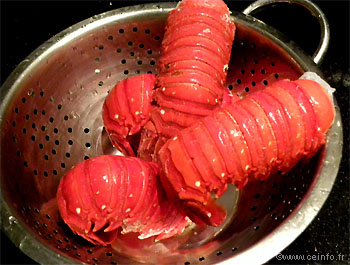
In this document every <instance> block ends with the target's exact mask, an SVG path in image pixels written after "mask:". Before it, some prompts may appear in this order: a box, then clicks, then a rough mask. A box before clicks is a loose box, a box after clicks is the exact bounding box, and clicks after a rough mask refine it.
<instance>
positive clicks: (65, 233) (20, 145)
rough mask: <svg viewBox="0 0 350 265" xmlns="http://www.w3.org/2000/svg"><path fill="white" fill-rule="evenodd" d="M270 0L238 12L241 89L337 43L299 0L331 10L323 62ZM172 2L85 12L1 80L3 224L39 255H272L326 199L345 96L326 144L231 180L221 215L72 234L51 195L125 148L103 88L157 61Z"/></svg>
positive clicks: (189, 260) (72, 258)
mask: <svg viewBox="0 0 350 265" xmlns="http://www.w3.org/2000/svg"><path fill="white" fill-rule="evenodd" d="M270 2H271V1H259V2H257V3H255V4H253V5H252V6H250V7H249V8H247V9H246V10H245V12H244V14H242V13H238V12H233V14H232V19H233V20H234V21H235V23H236V25H237V35H236V39H235V43H234V47H233V49H232V60H231V64H230V68H229V72H228V84H227V85H228V89H231V90H233V91H234V92H235V93H237V94H238V95H239V96H241V97H244V96H245V95H246V94H247V93H250V92H252V91H255V90H258V89H261V88H263V87H265V86H266V85H268V84H269V83H272V82H273V81H274V80H276V79H280V78H292V79H294V78H298V77H299V76H300V75H301V74H302V73H303V72H305V71H314V72H318V73H319V71H318V68H317V65H316V64H315V62H316V63H319V62H320V61H321V59H322V56H323V55H324V52H325V51H326V48H327V45H328V37H329V36H328V27H327V24H326V20H325V18H324V17H323V14H322V12H321V11H320V10H318V9H317V7H316V6H315V5H313V4H312V3H310V2H308V1H305V0H304V1H300V0H299V1H293V2H297V3H299V4H302V5H304V6H306V7H307V8H308V9H310V10H311V11H312V13H313V14H316V15H317V17H319V18H320V21H321V22H322V23H321V25H323V30H322V33H323V34H322V36H321V39H322V40H323V41H322V42H321V44H320V47H319V49H318V51H317V52H316V53H315V55H314V56H313V58H314V61H315V62H313V60H312V59H311V58H310V57H309V56H308V55H305V54H304V53H303V52H302V51H301V50H300V49H299V48H297V47H296V46H295V45H294V44H292V43H291V42H290V41H289V40H287V39H286V38H285V37H283V36H282V35H281V34H280V33H278V32H277V31H276V30H274V29H272V28H270V27H268V26H267V25H265V24H264V23H262V22H260V21H258V20H256V19H254V18H252V17H250V16H248V14H249V13H250V12H251V11H253V10H255V8H256V7H259V6H262V5H265V4H266V3H270ZM275 2H276V1H275ZM174 7H175V3H162V4H146V5H141V6H134V7H128V8H123V9H118V10H114V11H110V12H107V13H103V14H101V15H97V16H94V17H92V18H90V19H87V20H85V21H82V22H80V23H78V24H76V25H74V26H72V27H70V28H68V29H67V30H65V31H63V32H61V33H59V34H58V35H56V36H55V37H53V38H52V39H50V40H49V41H47V42H46V43H44V44H43V45H42V46H40V47H39V48H38V49H36V50H35V51H34V52H33V53H32V54H30V55H29V56H28V57H27V58H26V59H25V60H24V61H23V62H22V63H21V64H20V65H19V66H18V67H17V68H16V69H15V70H14V72H13V73H12V74H11V75H10V77H9V78H8V79H7V81H6V82H5V84H4V85H3V87H2V98H1V112H0V113H1V114H0V115H1V116H0V117H1V227H2V229H3V231H5V233H6V234H7V235H8V236H9V237H10V239H11V240H12V241H13V242H14V243H15V244H16V245H17V246H18V247H19V248H20V249H21V250H22V251H23V252H24V253H26V254H27V255H28V256H30V257H31V258H32V259H34V260H36V261H37V262H39V263H42V264H58V263H61V264H72V263H91V264H117V263H118V264H135V263H138V262H141V263H156V264H166V263H168V264H169V263H170V264H196V263H200V264H212V263H224V264H232V262H237V263H238V264H240V263H242V264H255V263H263V262H266V261H267V260H269V259H270V258H272V257H273V256H274V255H276V254H277V253H278V252H279V251H281V250H282V249H284V248H285V247H286V246H287V245H288V244H289V243H291V242H292V241H293V240H294V239H295V238H296V237H297V236H298V235H299V234H300V233H301V232H302V231H303V230H304V229H305V228H306V226H307V225H308V224H309V223H310V222H311V221H312V219H313V218H314V217H315V215H316V214H317V213H318V211H319V209H320V208H321V206H322V205H323V203H324V201H325V200H326V198H327V196H328V194H329V192H330V190H331V188H332V185H333V182H334V179H335V177H336V174H337V170H338V166H339V162H340V159H341V146H342V125H341V121H340V114H339V109H338V107H337V105H336V119H335V121H334V124H333V126H332V128H331V130H330V131H329V133H328V136H327V143H326V146H325V147H324V148H322V150H320V152H319V153H318V154H317V155H316V156H315V157H314V158H313V159H312V160H311V161H309V162H307V163H305V162H302V163H300V164H298V166H297V167H296V168H295V169H294V170H293V171H292V172H290V173H289V174H287V175H284V176H282V175H280V174H277V175H275V176H272V177H270V178H269V179H268V180H266V181H264V182H257V183H250V184H248V186H247V187H246V188H244V189H243V190H242V191H241V192H239V193H238V192H237V191H236V190H235V188H234V187H231V188H230V190H229V192H228V193H227V194H226V195H225V196H226V197H225V199H224V203H225V205H226V207H227V208H229V210H230V219H228V222H226V223H225V224H224V226H222V227H219V228H216V229H214V228H210V227H208V228H206V229H202V230H200V229H197V230H196V229H194V230H190V231H187V233H185V234H184V235H181V236H179V237H175V238H172V239H169V240H167V241H164V242H160V243H157V244H155V243H152V242H149V241H144V242H143V244H141V245H140V244H139V245H135V244H126V243H125V242H124V243H120V242H118V241H117V242H116V243H114V244H113V245H112V246H109V247H99V246H93V245H90V244H89V243H87V242H85V241H84V240H82V239H81V238H79V237H76V236H75V235H73V233H72V232H70V230H69V229H68V228H67V227H66V226H65V225H64V223H63V222H62V220H61V219H60V217H59V215H58V212H57V211H55V209H54V208H50V205H47V204H46V203H47V202H49V201H50V200H51V199H52V198H54V197H55V194H56V189H57V186H58V183H59V180H60V178H61V177H62V176H63V175H64V173H65V172H67V170H69V169H70V168H71V167H72V166H73V165H75V164H76V163H78V162H80V161H82V160H84V159H88V158H89V157H93V156H98V155H102V154H111V153H114V152H115V150H114V149H113V148H112V146H111V144H110V143H109V140H108V137H107V136H106V134H105V132H104V131H103V125H102V120H101V106H102V103H103V101H104V98H105V97H106V95H107V93H108V91H109V90H110V89H111V88H112V87H113V86H114V84H115V83H116V82H117V81H119V80H121V79H124V78H126V77H129V76H132V75H137V74H140V73H146V72H155V71H156V68H155V66H156V64H157V60H158V57H159V47H160V44H161V40H162V36H163V33H164V25H165V21H166V17H167V14H168V12H169V11H170V10H171V9H173V8H174ZM287 43H288V44H287ZM319 74H321V73H319ZM43 205H44V206H43ZM243 262H244V263H243Z"/></svg>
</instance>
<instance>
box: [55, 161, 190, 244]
mask: <svg viewBox="0 0 350 265" xmlns="http://www.w3.org/2000/svg"><path fill="white" fill-rule="evenodd" d="M158 171H159V169H158V166H157V165H156V164H154V163H152V162H146V161H142V160H140V159H138V158H135V157H122V156H112V155H104V156H99V157H95V158H91V159H88V160H85V161H83V162H81V163H80V164H78V165H76V166H75V167H74V168H72V169H71V170H70V171H68V173H67V174H66V175H65V176H64V177H63V178H62V180H61V182H60V184H59V187H58V191H57V202H58V208H59V211H60V214H61V216H62V218H63V220H64V221H65V223H66V224H67V225H68V226H69V227H70V228H71V229H72V231H73V232H74V233H76V234H78V235H80V236H82V237H83V238H85V239H87V240H88V241H90V242H92V243H94V244H102V245H106V244H109V243H111V242H112V241H113V240H114V239H115V238H116V237H117V236H118V233H120V232H121V233H128V232H138V233H139V238H140V239H142V238H148V237H151V236H157V237H156V239H157V240H160V239H164V238H168V237H171V236H173V235H176V234H178V233H181V232H182V231H183V230H184V229H185V227H186V226H187V225H188V224H189V219H188V218H187V217H186V215H185V214H184V213H183V212H182V211H181V209H179V208H178V206H177V205H175V204H174V203H172V202H171V201H168V200H167V199H166V196H165V194H164V193H163V190H162V188H161V187H160V185H159V182H158V178H157V174H158Z"/></svg>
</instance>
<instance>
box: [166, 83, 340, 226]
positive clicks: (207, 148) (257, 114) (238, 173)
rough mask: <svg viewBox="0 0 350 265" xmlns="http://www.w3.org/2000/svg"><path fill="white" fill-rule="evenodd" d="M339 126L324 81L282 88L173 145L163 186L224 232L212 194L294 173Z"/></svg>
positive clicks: (225, 112) (208, 120)
mask: <svg viewBox="0 0 350 265" xmlns="http://www.w3.org/2000/svg"><path fill="white" fill-rule="evenodd" d="M318 103H319V104H318ZM321 104H322V106H323V107H322V108H321V107H320V106H321ZM321 115H326V116H325V117H323V116H321ZM333 119H334V107H333V105H332V102H331V100H330V97H329V95H328V94H327V92H326V91H325V90H324V89H323V88H322V87H320V86H319V85H318V84H317V83H316V82H314V81H310V80H297V81H289V80H281V81H278V82H276V83H274V84H273V85H271V86H269V87H268V88H266V89H265V90H263V91H259V92H256V93H253V94H251V95H250V96H248V97H246V98H245V99H243V100H241V101H239V102H236V103H234V104H230V105H227V106H225V107H223V108H222V109H219V110H217V111H215V112H213V114H212V115H210V116H208V117H205V118H203V119H201V120H200V121H198V122H197V123H195V124H194V125H192V126H190V127H188V128H186V129H184V130H182V131H181V132H180V133H179V134H178V135H177V136H175V137H173V138H172V139H170V140H169V141H168V142H167V143H166V144H165V145H164V146H163V148H162V149H161V151H160V161H161V164H162V167H163V168H164V169H165V173H164V174H162V177H161V180H162V183H163V184H164V187H165V189H167V190H168V191H169V194H170V196H174V197H175V198H176V199H179V200H180V201H181V202H182V204H183V205H184V207H185V209H186V208H189V209H190V211H188V214H189V216H195V217H193V220H195V221H196V220H198V221H197V222H205V223H207V224H209V225H218V224H220V223H221V222H220V220H221V221H223V219H222V218H221V219H218V218H217V216H222V215H220V213H221V210H220V208H219V207H218V206H217V207H215V206H213V201H212V199H213V198H212V196H211V193H213V192H214V193H215V194H216V196H217V197H219V196H221V195H222V194H223V193H224V192H225V190H226V187H227V186H226V185H227V184H228V183H233V184H235V185H236V186H237V187H238V188H242V187H244V186H245V185H246V183H247V182H248V181H249V180H263V179H266V178H267V177H269V176H270V175H271V174H273V173H275V172H276V171H282V172H287V171H288V170H290V169H291V168H292V167H293V166H294V165H295V164H296V163H297V162H298V161H299V160H300V159H301V158H308V157H310V156H312V155H313V154H315V152H317V150H318V149H319V148H320V147H321V146H322V145H323V144H324V143H325V132H326V131H327V130H328V128H329V127H330V126H331V123H332V121H333ZM188 206H190V207H188ZM203 213H206V216H205V217H203V216H204V215H203ZM215 213H217V214H215ZM207 217H209V218H207Z"/></svg>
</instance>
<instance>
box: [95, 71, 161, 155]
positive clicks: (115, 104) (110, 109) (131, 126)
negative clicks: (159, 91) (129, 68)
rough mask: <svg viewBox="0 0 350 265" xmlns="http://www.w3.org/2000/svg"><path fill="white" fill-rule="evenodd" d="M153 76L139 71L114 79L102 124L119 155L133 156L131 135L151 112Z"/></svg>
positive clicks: (134, 145) (133, 135)
mask: <svg viewBox="0 0 350 265" xmlns="http://www.w3.org/2000/svg"><path fill="white" fill-rule="evenodd" d="M154 83H155V75H153V74H142V75H138V76H132V77H129V78H127V79H124V80H122V81H120V82H118V83H117V84H116V85H115V87H114V88H113V89H112V90H111V91H110V93H109V94H108V96H107V97H106V99H105V102H104V104H103V110H102V118H103V123H104V126H105V128H106V131H107V133H108V135H109V138H110V139H111V142H112V144H113V145H114V146H115V147H116V148H118V149H119V150H120V151H121V152H122V153H123V154H125V155H129V156H135V150H137V148H138V142H137V141H138V140H139V139H138V138H137V137H135V135H136V134H137V133H138V132H139V131H140V130H141V129H142V127H143V126H144V125H145V124H146V123H147V121H148V120H149V117H150V115H151V109H152V105H151V101H152V95H153V88H154Z"/></svg>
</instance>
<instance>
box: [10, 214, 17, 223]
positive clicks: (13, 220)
mask: <svg viewBox="0 0 350 265" xmlns="http://www.w3.org/2000/svg"><path fill="white" fill-rule="evenodd" d="M9 223H10V224H11V225H15V224H17V223H18V222H17V219H16V218H15V217H14V216H10V217H9Z"/></svg>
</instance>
